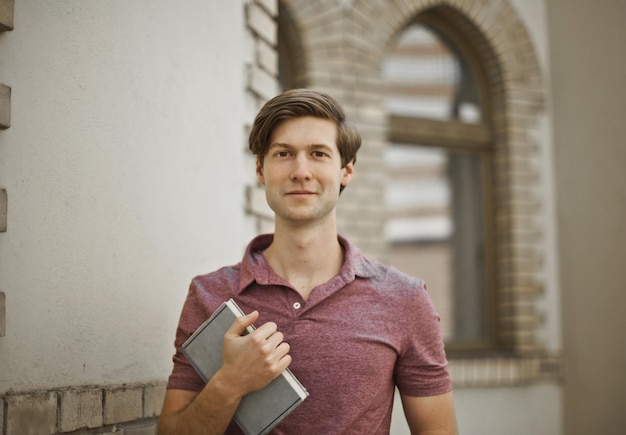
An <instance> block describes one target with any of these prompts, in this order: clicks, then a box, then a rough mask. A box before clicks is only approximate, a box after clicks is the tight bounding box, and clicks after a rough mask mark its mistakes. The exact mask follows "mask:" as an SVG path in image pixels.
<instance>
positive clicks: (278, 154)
mask: <svg viewBox="0 0 626 435" xmlns="http://www.w3.org/2000/svg"><path fill="white" fill-rule="evenodd" d="M274 155H275V156H276V157H288V156H289V151H277V152H276V153H274Z"/></svg>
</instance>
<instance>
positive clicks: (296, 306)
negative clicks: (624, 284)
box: [293, 302, 302, 310]
mask: <svg viewBox="0 0 626 435" xmlns="http://www.w3.org/2000/svg"><path fill="white" fill-rule="evenodd" d="M301 306H302V305H300V302H294V303H293V309H294V310H299V309H300V307H301Z"/></svg>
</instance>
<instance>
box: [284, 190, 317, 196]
mask: <svg viewBox="0 0 626 435" xmlns="http://www.w3.org/2000/svg"><path fill="white" fill-rule="evenodd" d="M286 195H288V196H300V195H315V192H311V191H309V190H292V191H291V192H287V193H286Z"/></svg>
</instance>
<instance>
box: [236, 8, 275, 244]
mask: <svg viewBox="0 0 626 435" xmlns="http://www.w3.org/2000/svg"><path fill="white" fill-rule="evenodd" d="M244 7H245V12H246V13H245V19H246V30H247V32H248V38H249V40H251V41H252V53H251V57H250V58H249V59H248V62H247V63H246V65H245V69H246V71H247V72H248V75H247V79H246V100H247V107H248V109H249V113H248V119H247V120H246V122H245V124H244V126H243V129H244V132H245V134H244V137H245V138H246V143H245V144H244V146H243V148H244V152H245V153H246V154H247V155H250V152H249V151H248V146H247V138H248V134H249V132H250V127H251V125H252V122H253V121H254V117H255V116H256V113H257V112H258V110H259V109H260V108H261V106H262V105H263V104H265V103H266V102H267V101H268V100H269V99H270V98H272V97H274V96H276V95H277V94H278V93H279V91H280V86H279V82H278V61H279V60H278V39H277V38H278V25H277V23H276V17H277V16H278V0H246V2H245V5H244ZM245 211H246V213H248V214H250V215H251V216H253V217H254V218H255V221H256V222H255V224H256V232H257V233H259V234H260V233H267V232H271V231H273V228H274V223H273V222H274V214H273V212H272V211H271V210H270V209H269V207H268V206H267V204H266V203H265V193H264V191H263V189H261V187H260V186H258V184H249V185H247V186H246V189H245Z"/></svg>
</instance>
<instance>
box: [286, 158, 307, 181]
mask: <svg viewBox="0 0 626 435" xmlns="http://www.w3.org/2000/svg"><path fill="white" fill-rule="evenodd" d="M291 179H292V180H295V181H301V180H310V179H311V170H310V167H309V161H308V159H307V156H306V154H305V153H299V154H297V155H296V158H295V159H293V168H292V171H291Z"/></svg>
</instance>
